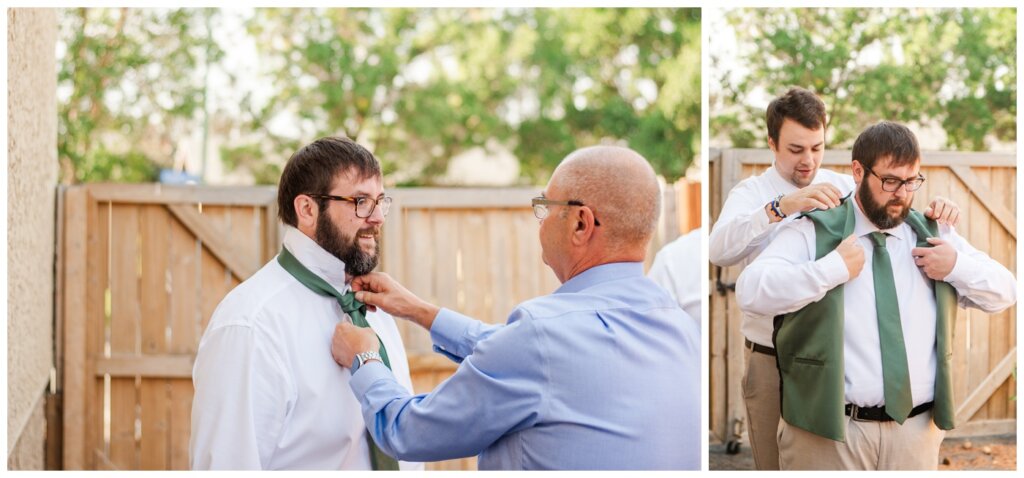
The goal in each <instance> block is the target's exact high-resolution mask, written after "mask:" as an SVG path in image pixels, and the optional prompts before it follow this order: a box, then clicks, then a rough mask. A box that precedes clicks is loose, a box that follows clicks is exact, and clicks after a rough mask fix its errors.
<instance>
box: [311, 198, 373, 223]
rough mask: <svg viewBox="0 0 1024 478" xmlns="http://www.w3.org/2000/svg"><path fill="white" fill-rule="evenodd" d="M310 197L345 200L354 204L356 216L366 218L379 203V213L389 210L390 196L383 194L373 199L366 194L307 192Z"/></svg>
mask: <svg viewBox="0 0 1024 478" xmlns="http://www.w3.org/2000/svg"><path fill="white" fill-rule="evenodd" d="M307 196H309V197H311V198H320V199H330V200H331V201H346V202H350V203H352V204H353V205H355V208H356V217H358V218H367V217H370V215H371V214H373V210H374V209H375V208H376V207H377V205H378V204H379V205H380V213H381V215H384V216H387V215H388V211H389V210H391V197H390V196H384V197H382V198H380V199H373V198H370V197H366V196H359V197H352V196H331V195H330V194H307Z"/></svg>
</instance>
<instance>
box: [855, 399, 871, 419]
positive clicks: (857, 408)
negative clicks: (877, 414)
mask: <svg viewBox="0 0 1024 478" xmlns="http://www.w3.org/2000/svg"><path fill="white" fill-rule="evenodd" d="M859 411H860V407H858V406H857V405H854V404H852V403H851V404H850V418H852V419H853V421H855V422H867V421H870V420H867V419H864V418H860V417H858V416H857V412H859Z"/></svg>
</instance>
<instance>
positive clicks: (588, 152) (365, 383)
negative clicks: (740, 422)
mask: <svg viewBox="0 0 1024 478" xmlns="http://www.w3.org/2000/svg"><path fill="white" fill-rule="evenodd" d="M659 195H660V194H659V188H658V182H657V179H656V177H655V175H654V170H653V169H652V168H651V166H650V164H648V163H647V161H646V160H645V159H644V158H643V157H642V156H640V155H639V154H637V153H636V152H634V151H632V150H629V149H626V148H619V147H611V146H597V147H591V148H584V149H582V150H579V151H576V152H574V153H572V154H570V155H569V156H568V157H567V158H566V159H565V160H564V161H563V162H562V163H561V164H560V165H559V166H558V168H557V169H556V170H555V172H554V173H553V174H552V176H551V181H550V182H549V183H548V186H547V188H546V189H545V190H544V193H543V195H542V196H541V197H538V198H534V200H533V204H534V214H535V215H536V216H537V218H538V219H540V220H541V222H540V228H539V229H540V231H539V233H540V242H541V249H542V257H543V259H544V262H545V263H546V264H547V265H548V266H549V267H551V269H552V270H553V271H554V273H555V275H556V276H557V277H558V279H559V280H560V281H561V282H562V286H561V287H559V288H558V290H556V291H555V292H554V293H553V294H551V295H547V296H543V297H537V298H535V299H532V300H529V301H527V302H524V303H522V304H520V305H519V306H517V307H516V308H515V310H513V311H512V312H511V314H510V316H509V318H508V323H507V324H506V325H488V324H484V323H482V322H479V321H477V320H474V319H471V318H469V317H466V316H463V315H461V314H459V313H457V312H455V311H452V310H448V309H443V308H439V307H437V306H434V305H432V304H429V303H427V302H426V301H423V300H421V299H419V298H418V297H416V296H415V295H412V294H411V293H409V292H408V291H407V290H405V288H403V287H402V286H401V285H399V284H397V283H396V282H395V281H394V280H392V279H391V278H390V277H388V276H386V275H384V274H379V273H375V274H370V275H368V276H365V277H361V278H357V279H355V280H353V287H354V288H356V289H357V290H359V289H361V291H360V292H357V293H356V294H357V297H360V298H361V300H364V301H365V302H366V303H367V304H371V305H374V306H377V307H379V308H382V309H384V310H386V311H388V312H389V313H391V314H393V315H394V316H396V317H401V318H405V319H408V320H410V321H412V322H414V323H416V324H418V325H420V326H422V327H424V328H425V329H427V330H429V331H430V336H431V339H432V340H433V342H434V345H435V350H436V351H438V352H440V353H442V354H444V355H446V356H448V357H449V358H451V359H453V360H455V361H456V362H459V363H460V365H459V368H458V370H456V372H455V373H454V374H453V375H452V376H451V377H449V378H448V379H447V380H445V381H444V382H443V383H441V384H440V385H438V386H437V387H436V388H435V389H434V391H433V392H431V393H429V394H424V395H416V396H413V395H411V394H410V393H409V392H408V391H407V390H405V389H403V388H402V387H400V386H398V384H397V383H396V382H395V378H394V376H393V374H392V373H391V372H389V371H388V370H387V369H386V368H384V367H383V366H382V365H381V364H379V363H376V361H365V362H364V363H361V364H360V361H362V359H357V358H356V357H358V356H359V354H364V353H366V352H367V351H372V350H375V349H376V348H377V345H378V344H377V338H376V337H375V336H374V335H373V334H372V333H371V332H369V331H366V330H365V329H358V328H355V327H351V326H349V325H348V324H339V326H338V327H337V331H336V332H335V335H334V341H333V346H332V352H333V353H334V357H335V359H336V360H337V361H338V363H339V364H341V365H342V366H344V367H350V366H356V365H359V367H358V370H355V371H354V372H353V374H352V382H351V383H350V385H351V387H352V390H353V391H354V392H355V393H356V396H357V397H358V398H359V400H360V402H361V403H362V405H363V415H364V419H365V421H366V423H367V425H368V426H369V429H370V431H371V433H372V435H373V437H374V440H375V441H376V442H377V443H378V444H379V445H380V446H381V448H382V449H384V450H385V451H386V452H388V453H389V454H391V455H393V456H396V457H398V458H402V459H411V460H417V461H420V460H422V461H427V460H431V461H432V460H443V459H451V458H457V457H466V456H473V455H477V454H479V455H480V460H479V466H480V468H481V469H690V470H696V469H699V467H700V449H701V446H700V442H701V435H702V434H703V433H704V432H703V430H702V429H701V427H700V410H701V407H700V340H699V336H700V331H699V326H698V324H697V322H696V321H694V320H692V319H690V318H689V317H687V316H686V314H685V313H684V312H683V311H682V309H680V308H679V305H678V304H677V303H676V302H675V301H674V300H673V299H672V298H671V297H670V296H669V295H668V293H667V292H665V291H664V290H663V289H662V288H661V287H659V286H658V285H657V284H655V283H654V282H653V281H651V280H650V279H648V278H646V277H644V275H643V262H642V261H643V259H644V253H645V251H646V247H647V243H648V241H650V238H651V236H652V234H653V232H654V228H655V224H656V222H657V218H658V210H659V208H660V204H659V202H660V201H659ZM496 260H503V258H496ZM494 293H495V294H500V293H502V291H494Z"/></svg>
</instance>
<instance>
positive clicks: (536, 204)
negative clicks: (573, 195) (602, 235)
mask: <svg viewBox="0 0 1024 478" xmlns="http://www.w3.org/2000/svg"><path fill="white" fill-rule="evenodd" d="M531 202H532V203H533V215H534V216H536V217H537V219H544V218H545V217H548V206H586V204H583V203H582V202H580V201H576V200H574V199H573V200H569V201H555V200H554V199H548V198H546V197H536V198H533V199H532V200H531ZM594 225H595V226H600V225H601V222H600V221H598V220H597V216H594Z"/></svg>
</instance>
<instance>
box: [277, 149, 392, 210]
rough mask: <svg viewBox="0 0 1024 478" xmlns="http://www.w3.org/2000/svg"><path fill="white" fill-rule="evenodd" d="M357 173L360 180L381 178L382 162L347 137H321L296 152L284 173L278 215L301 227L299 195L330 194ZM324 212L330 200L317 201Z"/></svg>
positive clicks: (278, 191) (278, 198)
mask: <svg viewBox="0 0 1024 478" xmlns="http://www.w3.org/2000/svg"><path fill="white" fill-rule="evenodd" d="M349 171H354V172H355V174H356V179H359V180H364V179H369V178H373V177H379V176H380V175H381V174H380V163H379V162H377V158H375V157H374V156H373V153H371V152H369V151H367V150H366V148H364V147H362V146H360V145H359V144H358V143H356V142H355V141H352V140H351V139H348V138H345V137H343V136H328V137H326V138H320V139H318V140H316V141H313V142H312V143H310V144H308V145H306V146H305V147H303V148H302V149H300V150H298V151H296V152H295V154H293V155H292V157H291V158H289V159H288V164H287V165H285V167H284V172H282V173H281V180H280V181H279V182H278V185H277V215H278V217H280V218H281V221H282V222H284V223H285V224H288V225H289V226H292V227H297V226H298V223H299V221H298V217H297V216H296V215H295V197H296V196H298V195H299V194H328V193H330V191H331V188H332V187H333V186H334V179H335V178H337V177H338V176H340V175H342V174H344V173H348V172H349ZM317 204H318V205H319V206H320V209H321V210H323V209H324V208H325V207H326V205H327V200H326V199H317Z"/></svg>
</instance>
